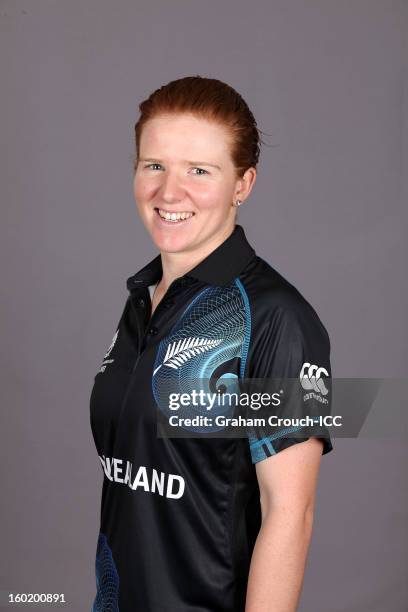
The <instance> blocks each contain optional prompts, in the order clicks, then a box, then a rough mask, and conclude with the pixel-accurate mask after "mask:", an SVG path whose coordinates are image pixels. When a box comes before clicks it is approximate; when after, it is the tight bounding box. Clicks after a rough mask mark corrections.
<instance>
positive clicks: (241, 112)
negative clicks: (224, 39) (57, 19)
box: [91, 76, 332, 612]
mask: <svg viewBox="0 0 408 612" xmlns="http://www.w3.org/2000/svg"><path fill="white" fill-rule="evenodd" d="M140 111H141V116H140V118H139V121H138V123H137V124H136V126H135V132H136V163H135V173H134V194H135V199H136V203H137V208H138V211H139V214H140V216H141V219H142V221H143V223H144V225H145V227H146V229H147V231H148V233H149V235H150V236H151V238H152V240H153V243H154V245H155V246H156V247H157V249H158V250H159V251H160V253H159V254H158V255H157V256H156V257H155V258H154V259H153V260H152V261H151V262H149V263H148V264H147V265H145V266H144V267H143V268H141V269H140V270H139V271H138V272H137V273H136V274H134V275H133V276H132V277H130V278H129V279H128V280H127V289H128V296H127V299H126V304H125V307H124V311H123V313H122V316H121V318H120V321H119V324H118V326H117V329H116V333H115V335H114V337H113V340H112V343H111V345H110V346H109V349H108V351H107V353H106V355H105V357H104V360H103V363H102V365H101V367H100V370H99V372H98V373H97V375H96V376H95V381H94V387H93V390H92V395H91V425H92V432H93V436H94V440H95V444H96V448H97V451H98V455H99V458H100V460H101V464H102V468H103V471H104V481H103V490H102V508H101V525H100V534H99V539H98V546H97V555H96V579H97V594H96V598H95V601H94V605H93V608H92V610H93V611H94V612H96V611H98V612H99V611H108V610H109V611H113V610H119V611H120V612H135V611H139V610H140V611H143V612H159V611H160V612H162V611H166V612H193V611H195V612H241V611H242V612H244V610H245V612H268V611H270V612H290V611H293V610H295V609H296V606H297V602H298V598H299V594H300V589H301V584H302V580H303V573H304V567H305V561H306V555H307V550H308V545H309V542H310V538H311V531H312V518H313V508H314V501H315V492H316V483H317V476H318V470H319V464H320V458H321V455H322V454H325V453H327V452H329V451H330V450H331V449H332V445H331V442H330V439H329V438H328V437H319V436H311V435H309V436H306V435H304V436H303V437H295V436H293V437H288V432H289V433H293V432H294V431H297V430H302V428H301V427H294V428H289V429H288V428H286V429H282V428H281V429H280V430H279V431H278V432H277V433H276V432H275V433H273V434H271V433H270V432H269V431H266V430H263V429H262V428H261V429H256V428H251V427H249V428H248V435H247V437H246V438H245V437H243V436H242V435H241V436H239V437H238V436H235V437H234V436H225V437H219V436H211V435H207V434H208V432H207V433H206V431H205V427H204V426H199V427H197V426H194V425H192V420H191V421H190V422H189V421H187V420H186V421H185V424H184V426H183V425H182V426H181V427H179V429H180V430H182V431H184V434H186V433H187V437H186V435H184V437H166V436H165V435H158V434H159V433H160V432H161V431H163V427H164V424H165V423H166V420H167V422H168V421H169V418H170V416H174V415H175V413H176V409H175V407H174V406H173V407H172V408H170V404H169V397H170V396H169V388H170V387H169V385H170V386H171V389H172V390H173V391H174V389H178V390H179V391H180V392H186V391H190V392H191V391H192V384H191V383H192V381H193V379H194V378H196V379H200V380H202V381H203V385H204V386H205V388H206V390H207V391H208V390H212V391H214V392H222V390H224V391H225V389H228V388H229V386H228V385H230V384H231V381H232V382H234V381H237V380H243V379H245V378H248V379H276V378H278V379H283V378H286V377H288V378H294V379H296V380H297V382H298V384H299V387H300V386H302V388H303V389H312V392H311V393H308V394H305V395H302V401H303V402H305V406H306V405H307V407H309V404H308V403H312V402H315V403H316V402H317V403H318V400H319V401H321V402H327V401H328V400H327V397H324V396H327V395H328V388H327V384H326V385H325V383H324V379H325V377H326V376H329V373H330V364H329V351H330V348H329V339H328V336H327V333H326V330H325V328H324V327H323V325H322V323H321V322H320V320H319V318H318V316H317V315H316V313H315V311H314V310H313V309H312V307H311V306H310V305H309V304H308V303H307V302H306V301H305V299H304V298H303V297H302V296H301V295H300V294H299V292H298V291H297V290H296V289H295V288H294V287H293V286H292V285H291V284H289V283H288V282H287V281H286V280H285V279H284V278H282V276H280V275H279V274H278V272H276V271H275V270H274V269H273V268H272V267H271V266H270V265H269V264H268V263H266V262H265V261H264V260H263V259H261V258H260V257H259V256H257V255H256V253H255V251H254V249H253V248H252V246H251V245H250V244H249V243H248V241H247V239H246V236H245V233H244V230H243V228H242V226H240V225H238V224H236V212H237V207H238V206H239V205H240V204H242V203H244V202H246V200H247V199H248V197H249V194H250V193H251V190H252V188H253V186H254V183H255V179H256V166H257V162H258V156H259V139H258V130H257V127H256V122H255V119H254V117H253V115H252V113H251V111H250V110H249V108H248V106H247V105H246V103H245V102H244V100H243V99H242V98H241V96H240V95H239V94H238V93H237V92H236V91H235V90H234V89H232V88H231V87H229V86H228V85H226V84H225V83H222V82H221V81H218V80H216V79H207V78H201V77H199V76H195V77H187V78H182V79H179V80H176V81H173V82H171V83H168V84H167V85H165V86H164V87H162V88H160V89H159V90H157V91H155V92H154V93H153V94H152V95H151V96H150V97H149V98H148V99H147V100H146V101H144V102H143V103H142V104H141V105H140ZM299 381H300V382H299ZM300 383H301V384H300ZM326 383H327V381H326ZM176 395H180V394H176ZM203 405H204V404H200V403H198V406H197V404H196V405H193V406H191V404H190V408H189V407H188V406H185V407H184V408H183V409H182V410H181V411H180V410H177V412H178V416H180V415H184V417H185V416H186V415H187V416H192V415H201V416H202V415H203V413H205V414H206V415H208V414H209V412H210V411H209V410H208V408H209V406H208V405H204V410H203ZM179 407H180V406H179ZM210 429H211V427H210ZM212 430H213V432H214V431H216V430H217V428H216V427H213V428H212ZM220 430H221V433H222V427H218V431H220ZM304 433H305V432H304ZM285 434H286V435H285Z"/></svg>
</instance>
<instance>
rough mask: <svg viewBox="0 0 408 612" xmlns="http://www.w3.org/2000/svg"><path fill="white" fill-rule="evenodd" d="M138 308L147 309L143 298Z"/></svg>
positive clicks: (139, 301)
mask: <svg viewBox="0 0 408 612" xmlns="http://www.w3.org/2000/svg"><path fill="white" fill-rule="evenodd" d="M137 304H138V306H140V308H144V307H145V301H144V299H143V298H140V300H138V302H137Z"/></svg>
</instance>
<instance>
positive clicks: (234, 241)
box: [126, 224, 256, 291]
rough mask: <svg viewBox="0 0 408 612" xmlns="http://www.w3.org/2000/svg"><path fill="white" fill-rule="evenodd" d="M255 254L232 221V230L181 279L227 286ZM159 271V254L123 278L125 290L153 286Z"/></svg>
mask: <svg viewBox="0 0 408 612" xmlns="http://www.w3.org/2000/svg"><path fill="white" fill-rule="evenodd" d="M255 256H256V253H255V250H254V249H253V248H252V246H251V245H250V244H249V242H248V240H247V238H246V236H245V232H244V228H243V227H242V226H241V225H238V224H236V225H235V227H234V229H233V231H232V233H231V234H230V235H229V236H228V238H226V239H225V240H224V242H222V243H221V244H220V245H219V246H218V247H217V248H216V249H214V251H212V252H211V253H210V254H209V255H207V257H206V258H205V259H203V261H201V262H200V263H199V264H198V265H197V266H195V267H194V268H192V270H189V271H188V272H186V273H185V274H184V275H183V277H180V278H183V279H187V280H185V281H183V282H187V281H190V280H191V279H196V280H199V281H203V282H205V283H208V284H210V285H221V286H226V285H229V284H230V283H231V282H232V281H233V279H234V278H235V277H236V276H239V274H240V273H241V272H242V270H243V269H244V268H246V266H247V265H248V264H249V262H250V261H251V259H252V258H253V257H255ZM162 274H163V268H162V262H161V255H160V254H159V255H157V256H156V257H155V258H154V259H152V260H151V261H150V262H149V263H148V264H147V265H145V266H144V267H143V268H142V269H141V270H139V272H137V273H136V274H134V275H133V276H131V277H130V278H128V279H127V281H126V286H127V288H128V290H129V291H132V290H134V289H140V288H141V287H147V286H148V285H154V284H155V283H157V282H158V281H159V280H160V279H161V277H162Z"/></svg>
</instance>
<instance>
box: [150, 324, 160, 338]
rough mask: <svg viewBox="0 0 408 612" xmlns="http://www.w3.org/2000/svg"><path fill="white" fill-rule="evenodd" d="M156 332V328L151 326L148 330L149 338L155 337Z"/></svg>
mask: <svg viewBox="0 0 408 612" xmlns="http://www.w3.org/2000/svg"><path fill="white" fill-rule="evenodd" d="M158 331H159V330H158V329H157V327H155V326H154V325H152V327H151V328H150V329H149V334H150V335H151V336H155V335H156V334H157V333H158Z"/></svg>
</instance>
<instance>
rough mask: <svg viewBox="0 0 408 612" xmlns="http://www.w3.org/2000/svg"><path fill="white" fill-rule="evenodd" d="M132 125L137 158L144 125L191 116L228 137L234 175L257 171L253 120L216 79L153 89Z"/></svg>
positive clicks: (232, 91) (240, 100) (256, 134)
mask: <svg viewBox="0 0 408 612" xmlns="http://www.w3.org/2000/svg"><path fill="white" fill-rule="evenodd" d="M139 110H140V117H139V120H138V122H137V123H136V125H135V144H136V157H139V150H140V136H141V133H142V129H143V125H144V124H145V123H146V122H147V121H148V120H149V119H152V118H153V117H156V116H158V115H161V114H174V113H190V114H193V115H196V116H197V117H200V118H204V119H207V120H209V121H215V122H217V123H218V124H220V125H222V126H224V127H225V128H226V129H227V130H228V133H229V134H230V136H231V159H232V161H233V164H234V166H235V169H236V172H237V176H238V177H242V176H243V174H244V172H245V171H246V170H247V169H248V168H250V167H254V168H256V166H257V163H258V160H259V153H260V137H259V130H258V128H257V125H256V121H255V117H254V116H253V114H252V112H251V110H250V109H249V107H248V105H247V103H246V102H245V100H244V99H243V98H242V96H241V95H240V94H239V93H238V92H237V91H235V89H233V88H232V87H231V86H230V85H227V84H226V83H224V82H223V81H219V80H218V79H210V78H206V77H201V76H187V77H183V78H181V79H177V80H175V81H170V82H169V83H167V85H163V86H162V87H160V88H159V89H156V91H154V92H153V93H152V94H150V96H149V97H148V98H147V99H146V100H144V101H143V102H141V103H140V105H139Z"/></svg>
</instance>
